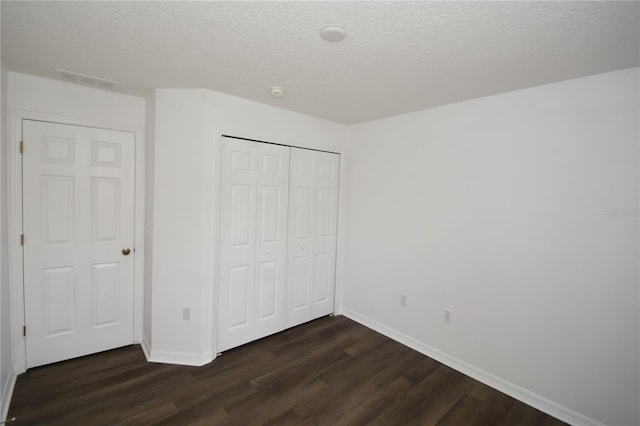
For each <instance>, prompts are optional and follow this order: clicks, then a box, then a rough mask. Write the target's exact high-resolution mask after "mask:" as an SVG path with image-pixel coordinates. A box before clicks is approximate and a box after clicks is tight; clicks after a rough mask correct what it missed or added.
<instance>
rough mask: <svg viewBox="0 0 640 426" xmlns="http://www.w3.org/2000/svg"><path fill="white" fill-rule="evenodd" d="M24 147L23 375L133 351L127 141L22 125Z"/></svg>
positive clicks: (83, 130)
mask: <svg viewBox="0 0 640 426" xmlns="http://www.w3.org/2000/svg"><path fill="white" fill-rule="evenodd" d="M23 141H24V154H23V232H24V235H25V242H24V292H25V320H26V325H27V335H26V349H27V367H34V366H38V365H43V364H48V363H52V362H57V361H61V360H64V359H69V358H73V357H77V356H82V355H86V354H90V353H95V352H99V351H103V350H107V349H112V348H116V347H119V346H124V345H129V344H132V343H133V266H134V264H133V262H134V260H133V253H132V252H133V233H134V229H133V218H134V153H135V136H134V134H132V133H128V132H122V131H116V130H106V129H97V128H89V127H81V126H71V125H63V124H56V123H47V122H40V121H32V120H24V121H23ZM127 250H129V254H125V253H127Z"/></svg>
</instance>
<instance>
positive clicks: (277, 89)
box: [269, 86, 284, 98]
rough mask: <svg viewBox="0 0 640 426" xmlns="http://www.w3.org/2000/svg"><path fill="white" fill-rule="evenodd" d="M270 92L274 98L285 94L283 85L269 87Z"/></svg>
mask: <svg viewBox="0 0 640 426" xmlns="http://www.w3.org/2000/svg"><path fill="white" fill-rule="evenodd" d="M269 93H271V96H273V97H274V98H281V97H283V96H284V87H281V86H271V87H269Z"/></svg>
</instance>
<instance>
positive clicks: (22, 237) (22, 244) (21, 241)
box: [20, 234, 24, 246]
mask: <svg viewBox="0 0 640 426" xmlns="http://www.w3.org/2000/svg"><path fill="white" fill-rule="evenodd" d="M20 245H21V246H24V234H20Z"/></svg>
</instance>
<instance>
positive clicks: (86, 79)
mask: <svg viewBox="0 0 640 426" xmlns="http://www.w3.org/2000/svg"><path fill="white" fill-rule="evenodd" d="M56 76H57V77H58V79H60V80H62V81H68V82H69V83H77V84H83V85H85V86H92V87H97V88H98V89H107V90H113V89H115V88H116V86H117V85H118V84H120V83H118V82H117V81H113V80H109V79H106V78H100V77H94V76H92V75H87V74H82V73H79V72H74V71H69V70H63V69H61V68H56Z"/></svg>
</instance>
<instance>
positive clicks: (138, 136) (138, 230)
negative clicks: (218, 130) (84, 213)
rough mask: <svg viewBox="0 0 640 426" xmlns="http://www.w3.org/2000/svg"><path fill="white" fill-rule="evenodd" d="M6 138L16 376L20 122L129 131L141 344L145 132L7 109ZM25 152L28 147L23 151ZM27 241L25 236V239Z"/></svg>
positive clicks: (22, 366) (19, 369)
mask: <svg viewBox="0 0 640 426" xmlns="http://www.w3.org/2000/svg"><path fill="white" fill-rule="evenodd" d="M9 113H10V124H9V126H10V127H9V138H8V146H7V187H8V188H7V189H8V194H7V195H8V210H9V211H8V218H7V219H8V231H9V232H8V238H9V243H8V245H9V250H8V255H9V265H8V266H9V277H10V285H9V303H10V316H11V340H12V348H13V368H14V371H15V373H16V374H21V373H24V372H25V371H26V370H27V368H26V366H27V359H26V353H27V352H26V339H25V338H24V336H23V335H22V326H23V325H24V324H25V300H24V271H23V260H24V259H23V250H22V246H21V245H20V234H22V226H23V224H22V157H21V154H20V150H19V146H20V141H21V139H22V121H23V120H36V121H46V122H51V123H57V124H66V125H74V126H83V127H97V128H102V129H109V130H119V131H125V132H130V133H133V134H134V137H135V161H134V167H135V172H134V207H133V208H134V236H133V239H134V247H135V253H136V256H135V258H134V269H133V274H134V275H133V342H132V343H140V342H141V341H142V321H143V315H142V314H143V300H144V298H143V282H144V209H145V205H144V199H145V198H144V186H145V183H144V176H145V175H144V152H145V133H144V129H143V128H128V127H126V126H124V127H123V126H119V125H118V124H115V123H108V122H106V123H105V122H94V121H87V120H81V119H76V118H73V117H65V116H59V115H55V114H48V113H41V112H35V111H29V110H23V109H12V110H10V112H9ZM27 149H28V148H27ZM27 238H28V236H27Z"/></svg>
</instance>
